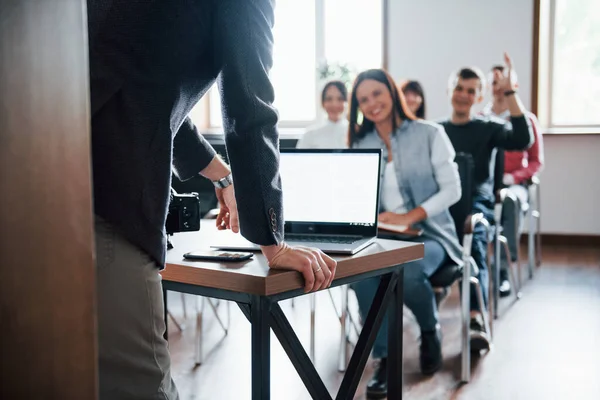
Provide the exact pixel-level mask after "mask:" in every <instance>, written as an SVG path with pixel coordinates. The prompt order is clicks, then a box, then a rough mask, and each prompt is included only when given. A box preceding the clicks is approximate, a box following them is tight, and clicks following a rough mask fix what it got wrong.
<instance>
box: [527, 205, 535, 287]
mask: <svg viewBox="0 0 600 400" xmlns="http://www.w3.org/2000/svg"><path fill="white" fill-rule="evenodd" d="M534 219H535V217H534V211H533V209H532V207H530V209H529V210H528V212H527V220H528V224H527V225H528V232H527V271H528V274H529V279H532V278H533V270H534V268H535V251H536V249H535V247H536V246H535V230H536V229H535V221H534Z"/></svg>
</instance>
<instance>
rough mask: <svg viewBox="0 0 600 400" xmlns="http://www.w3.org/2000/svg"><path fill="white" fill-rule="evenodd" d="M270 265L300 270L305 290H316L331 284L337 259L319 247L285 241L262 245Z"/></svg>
mask: <svg viewBox="0 0 600 400" xmlns="http://www.w3.org/2000/svg"><path fill="white" fill-rule="evenodd" d="M261 250H262V252H263V254H264V255H265V257H266V258H267V260H268V261H269V267H270V268H273V269H288V270H293V271H298V272H300V273H301V274H302V275H303V276H304V284H305V286H304V291H305V292H306V293H308V292H316V291H317V290H320V289H326V288H328V287H329V286H331V282H332V281H333V278H334V277H335V270H336V267H337V261H335V260H334V259H333V258H331V257H329V256H328V255H326V254H325V253H323V252H322V251H321V250H319V249H315V248H311V247H304V246H293V247H292V246H289V245H288V244H286V243H285V242H283V243H281V244H279V245H273V246H261Z"/></svg>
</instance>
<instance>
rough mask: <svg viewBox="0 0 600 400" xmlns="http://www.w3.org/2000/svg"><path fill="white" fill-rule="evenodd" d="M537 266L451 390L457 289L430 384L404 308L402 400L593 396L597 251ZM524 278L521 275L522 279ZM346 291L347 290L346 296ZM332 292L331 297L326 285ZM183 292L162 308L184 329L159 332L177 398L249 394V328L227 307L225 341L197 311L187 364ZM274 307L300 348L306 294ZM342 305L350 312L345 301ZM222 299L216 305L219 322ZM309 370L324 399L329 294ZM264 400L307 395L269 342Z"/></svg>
mask: <svg viewBox="0 0 600 400" xmlns="http://www.w3.org/2000/svg"><path fill="white" fill-rule="evenodd" d="M543 257H544V263H543V265H542V267H541V268H539V269H537V275H536V276H535V278H534V280H532V281H529V282H527V283H526V284H525V286H524V288H523V297H522V299H521V300H519V301H518V302H517V303H513V299H512V298H510V299H505V300H503V301H502V303H501V304H500V311H501V315H500V318H499V319H498V320H496V321H495V336H494V337H495V343H494V349H493V351H492V352H490V353H489V354H487V355H485V356H482V357H481V358H480V359H478V360H474V362H473V365H472V370H473V373H472V380H471V382H470V383H469V384H467V385H464V386H459V385H458V377H459V374H460V358H459V356H460V342H459V336H458V335H459V333H460V326H459V316H460V314H459V308H458V297H457V296H458V295H457V293H458V290H456V289H457V288H456V287H455V288H453V291H452V294H451V296H450V298H449V299H448V300H447V301H446V302H444V303H443V305H442V307H441V310H440V314H441V315H440V318H441V325H442V329H443V333H444V339H443V352H444V367H443V370H442V371H440V372H438V373H437V374H436V375H435V376H433V377H431V378H424V377H422V376H421V375H420V373H419V368H418V351H417V349H418V344H417V343H418V342H417V340H418V329H417V327H416V325H415V322H414V320H413V318H412V315H410V313H409V312H406V315H405V320H404V326H405V329H404V352H405V358H404V368H405V398H406V399H419V400H442V399H467V400H479V399H481V400H505V399H506V400H508V399H510V400H517V399H523V400H537V399H540V400H541V399H543V400H553V399H557V400H558V399H560V400H562V399H574V400H575V399H576V400H587V399H590V400H598V399H600V379H598V377H600V249H598V248H590V247H579V248H578V247H556V246H554V247H552V248H544V251H543ZM524 277H525V275H524ZM351 293H352V292H351ZM333 294H334V296H338V295H339V291H338V289H333ZM196 301H197V300H196V298H195V297H194V296H186V304H187V309H188V310H187V312H188V318H187V320H184V318H183V309H182V306H181V305H182V303H181V295H180V294H178V293H169V304H170V308H171V312H172V314H173V315H174V317H175V318H177V319H178V320H179V321H185V324H186V327H185V329H184V331H183V332H179V331H178V330H177V328H176V327H175V325H174V324H173V323H171V324H170V326H169V334H170V347H171V354H172V360H173V375H174V379H175V382H176V384H177V386H178V388H179V393H180V396H181V399H182V400H189V399H195V400H200V399H202V400H204V399H207V400H208V399H211V400H213V399H219V400H225V399H236V400H240V399H249V398H250V325H249V323H248V322H247V321H246V319H245V318H244V317H243V315H242V314H241V312H240V311H239V309H238V308H237V306H236V305H235V304H232V305H231V307H230V310H231V327H230V329H229V334H228V335H227V336H226V337H225V336H223V333H222V331H221V330H220V329H219V327H218V324H217V321H216V319H215V318H214V316H213V315H214V314H212V310H210V309H209V308H208V306H206V307H205V313H204V331H205V346H204V348H205V361H204V363H203V364H202V365H201V366H199V367H195V366H194V337H195V331H196V329H195V303H196ZM282 308H283V310H284V311H285V313H286V315H287V316H288V318H289V320H290V322H291V324H292V326H293V327H294V329H295V330H296V333H297V335H298V336H299V338H300V340H301V341H302V342H303V343H304V345H305V348H307V349H308V343H309V340H308V339H309V322H310V320H309V304H308V299H307V298H306V297H302V298H300V299H297V300H296V303H295V306H294V307H293V308H292V307H291V304H290V302H289V301H285V302H283V303H282ZM351 309H352V312H353V314H354V315H357V309H356V301H355V299H354V297H353V295H351ZM226 311H227V303H221V304H220V306H219V312H220V315H221V316H222V317H223V319H226V315H227V313H226ZM316 336H317V340H316V354H317V355H316V367H317V370H318V371H319V373H320V375H321V377H322V378H323V380H324V382H325V384H326V386H327V387H328V389H329V391H330V393H332V395H335V393H336V392H337V388H338V386H339V384H340V382H341V374H340V373H338V372H337V367H336V365H337V363H336V360H337V356H338V353H339V322H338V319H337V318H336V316H335V311H334V309H333V307H332V304H331V301H330V299H329V296H328V295H327V294H326V293H319V294H318V296H317V333H316ZM271 343H272V345H271V348H272V351H271V353H272V358H271V369H272V373H271V390H272V396H271V398H272V399H275V400H279V399H286V400H288V399H289V400H300V399H309V398H310V396H309V395H308V392H307V391H306V389H305V388H304V385H303V384H302V381H301V380H300V379H299V378H298V376H297V374H296V371H295V370H294V368H293V366H292V365H291V363H290V362H289V361H288V359H287V358H286V355H285V353H284V352H283V350H282V348H281V346H280V345H279V343H278V342H277V339H276V338H275V336H273V335H272V337H271ZM371 374H372V361H369V362H368V364H367V370H366V371H365V374H364V375H363V379H362V383H361V385H360V386H359V389H358V392H357V397H356V399H364V398H365V395H364V392H365V385H366V381H367V380H368V379H369V378H370V376H371Z"/></svg>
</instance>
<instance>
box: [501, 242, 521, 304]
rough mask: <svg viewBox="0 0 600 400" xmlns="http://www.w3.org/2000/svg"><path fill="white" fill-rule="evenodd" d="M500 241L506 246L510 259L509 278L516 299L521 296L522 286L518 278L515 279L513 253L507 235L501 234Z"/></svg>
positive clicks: (506, 252)
mask: <svg viewBox="0 0 600 400" xmlns="http://www.w3.org/2000/svg"><path fill="white" fill-rule="evenodd" d="M500 243H501V244H502V247H503V248H504V253H505V254H506V259H507V260H509V261H508V274H509V280H510V284H511V285H512V287H513V288H514V292H515V296H516V299H517V300H518V299H520V298H521V286H520V285H517V280H516V279H515V274H514V271H513V262H512V261H511V260H512V254H511V253H510V248H509V247H508V240H507V239H506V236H500Z"/></svg>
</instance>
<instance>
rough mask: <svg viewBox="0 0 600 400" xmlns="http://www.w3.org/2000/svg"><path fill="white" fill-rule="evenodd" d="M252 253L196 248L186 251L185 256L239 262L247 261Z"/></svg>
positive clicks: (189, 258) (186, 257) (203, 259)
mask: <svg viewBox="0 0 600 400" xmlns="http://www.w3.org/2000/svg"><path fill="white" fill-rule="evenodd" d="M253 255H254V254H252V253H240V252H231V251H217V250H196V251H190V252H189V253H185V254H184V255H183V258H185V259H186V260H192V261H222V262H239V261H246V260H249V259H251V258H252V256H253Z"/></svg>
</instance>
